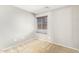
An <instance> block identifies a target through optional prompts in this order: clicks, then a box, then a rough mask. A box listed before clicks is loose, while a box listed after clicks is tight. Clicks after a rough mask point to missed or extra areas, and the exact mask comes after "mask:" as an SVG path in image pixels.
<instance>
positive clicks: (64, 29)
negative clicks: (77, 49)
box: [50, 7, 74, 47]
mask: <svg viewBox="0 0 79 59" xmlns="http://www.w3.org/2000/svg"><path fill="white" fill-rule="evenodd" d="M51 13H52V19H51V20H52V21H51V22H53V23H51V25H52V26H51V29H52V30H51V32H50V33H51V38H52V39H53V42H55V43H57V44H61V45H63V46H66V47H73V44H74V43H73V40H72V7H66V8H61V9H57V10H55V11H52V12H51Z"/></svg>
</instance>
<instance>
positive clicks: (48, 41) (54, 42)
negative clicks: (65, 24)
mask: <svg viewBox="0 0 79 59" xmlns="http://www.w3.org/2000/svg"><path fill="white" fill-rule="evenodd" d="M39 40H43V41H48V42H50V43H52V44H56V45H60V46H63V47H66V48H70V49H73V50H76V51H79V49H76V48H73V47H68V46H65V45H63V44H60V43H57V42H54V41H52V40H49V39H46V40H45V39H39Z"/></svg>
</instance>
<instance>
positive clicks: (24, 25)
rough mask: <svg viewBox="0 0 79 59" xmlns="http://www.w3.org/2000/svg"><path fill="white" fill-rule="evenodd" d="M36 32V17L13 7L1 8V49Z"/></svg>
mask: <svg viewBox="0 0 79 59" xmlns="http://www.w3.org/2000/svg"><path fill="white" fill-rule="evenodd" d="M33 31H34V16H33V15H32V14H31V13H29V12H26V11H24V10H21V9H19V8H16V7H13V6H0V48H4V47H8V46H10V45H12V44H13V43H15V41H19V40H21V39H24V38H27V37H28V36H29V35H30V34H31V33H32V32H33Z"/></svg>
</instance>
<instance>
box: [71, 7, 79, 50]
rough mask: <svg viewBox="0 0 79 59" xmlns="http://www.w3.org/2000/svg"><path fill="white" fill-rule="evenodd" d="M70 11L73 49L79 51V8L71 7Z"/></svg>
mask: <svg viewBox="0 0 79 59" xmlns="http://www.w3.org/2000/svg"><path fill="white" fill-rule="evenodd" d="M72 11H73V12H72V25H73V27H72V30H73V36H72V38H73V42H74V47H75V48H78V49H79V6H73V8H72Z"/></svg>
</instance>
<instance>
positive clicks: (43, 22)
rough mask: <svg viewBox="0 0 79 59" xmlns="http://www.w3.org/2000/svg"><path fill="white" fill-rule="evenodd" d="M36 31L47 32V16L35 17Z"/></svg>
mask: <svg viewBox="0 0 79 59" xmlns="http://www.w3.org/2000/svg"><path fill="white" fill-rule="evenodd" d="M37 29H38V30H47V16H42V17H37Z"/></svg>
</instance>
